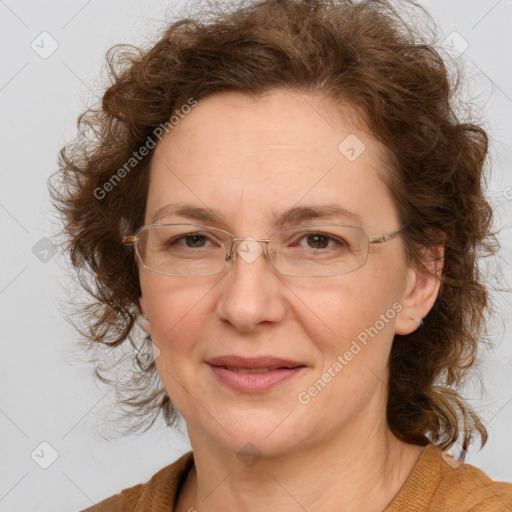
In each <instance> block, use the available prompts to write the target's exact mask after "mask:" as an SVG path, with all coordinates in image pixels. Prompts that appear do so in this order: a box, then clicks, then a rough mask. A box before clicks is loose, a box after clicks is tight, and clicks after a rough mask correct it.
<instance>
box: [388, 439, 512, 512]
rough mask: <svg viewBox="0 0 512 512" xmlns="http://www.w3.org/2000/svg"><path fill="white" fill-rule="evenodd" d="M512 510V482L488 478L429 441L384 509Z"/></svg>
mask: <svg viewBox="0 0 512 512" xmlns="http://www.w3.org/2000/svg"><path fill="white" fill-rule="evenodd" d="M426 510H428V511H431V512H434V511H435V512H441V511H442V512H446V511H450V512H512V483H507V482H496V481H493V480H491V479H490V478H489V477H488V476H487V475H486V474H485V473H484V472H483V471H482V470H480V469H478V468H477V467H475V466H472V465H471V464H466V463H463V464H461V463H459V462H458V461H456V460H455V459H454V458H453V457H451V455H448V454H447V453H446V452H443V451H442V450H441V448H439V447H437V446H435V445H433V444H428V445H427V446H426V447H425V449H424V451H423V453H422V454H421V456H420V458H419V459H418V462H417V463H416V466H415V467H414V469H413V471H412V473H411V475H410V476H409V478H408V479H407V481H406V482H405V484H404V486H403V487H402V489H401V490H400V492H399V493H398V495H397V496H396V497H395V499H394V500H393V501H392V503H391V504H390V505H389V506H388V508H386V510H385V512H425V511H426Z"/></svg>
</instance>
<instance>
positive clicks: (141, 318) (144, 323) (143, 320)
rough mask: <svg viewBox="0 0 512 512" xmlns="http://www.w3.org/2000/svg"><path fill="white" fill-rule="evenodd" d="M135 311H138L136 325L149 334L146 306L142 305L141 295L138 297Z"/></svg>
mask: <svg viewBox="0 0 512 512" xmlns="http://www.w3.org/2000/svg"><path fill="white" fill-rule="evenodd" d="M137 309H138V310H139V314H138V315H137V323H138V324H139V325H140V327H141V328H142V329H143V330H144V331H145V332H146V333H147V334H149V333H150V332H151V328H150V325H149V318H148V315H147V312H146V305H145V303H144V297H142V295H141V296H140V297H139V303H138V304H137Z"/></svg>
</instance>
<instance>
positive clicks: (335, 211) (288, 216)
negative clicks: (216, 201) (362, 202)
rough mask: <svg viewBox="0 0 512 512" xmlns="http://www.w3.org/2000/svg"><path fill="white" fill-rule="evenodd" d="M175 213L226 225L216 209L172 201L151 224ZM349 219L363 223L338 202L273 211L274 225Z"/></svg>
mask: <svg viewBox="0 0 512 512" xmlns="http://www.w3.org/2000/svg"><path fill="white" fill-rule="evenodd" d="M170 215H174V216H178V217H185V218H188V219H192V220H198V221H201V222H204V223H209V224H215V225H220V224H222V225H224V226H225V225H226V224H225V222H224V221H223V220H222V214H221V213H220V212H219V211H218V210H215V209H211V208H202V207H198V206H194V205H191V204H184V203H170V204H167V205H165V206H162V207H161V208H158V210H156V211H155V212H154V213H153V215H152V216H151V217H150V224H156V223H157V221H159V220H161V219H163V218H164V217H167V216H170ZM334 218H337V219H347V220H349V221H351V222H353V223H355V224H357V225H361V217H360V216H359V215H358V214H357V213H355V212H353V211H351V210H347V209H346V208H343V207H341V206H340V205H337V204H326V205H311V206H294V207H292V208H288V209H286V210H281V211H278V212H273V213H272V219H273V222H274V225H277V226H283V225H285V224H291V223H294V224H297V223H300V222H302V221H304V220H310V219H334Z"/></svg>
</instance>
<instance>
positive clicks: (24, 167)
mask: <svg viewBox="0 0 512 512" xmlns="http://www.w3.org/2000/svg"><path fill="white" fill-rule="evenodd" d="M423 4H424V5H425V6H426V7H427V8H428V10H429V11H430V12H431V13H432V14H433V15H434V17H435V18H436V19H437V21H438V23H439V24H440V31H441V33H442V34H444V35H445V36H447V37H448V39H447V46H452V47H453V49H452V50H451V51H452V52H460V51H462V50H463V49H464V48H465V46H466V43H465V42H467V45H468V46H467V48H466V49H465V51H464V53H463V54H461V55H460V57H458V60H460V61H462V62H463V63H464V65H465V66H467V68H468V70H469V71H470V72H471V73H472V74H473V76H474V80H473V81H472V89H471V90H469V91H468V92H467V94H468V97H470V96H475V95H476V96H477V99H478V101H479V103H480V105H481V106H483V107H484V111H483V118H484V119H483V120H484V123H485V127H486V128H487V129H488V130H489V132H490V135H491V137H492V166H493V175H492V181H491V185H490V190H489V193H490V195H491V197H492V198H493V202H494V204H495V207H496V212H497V214H498V217H499V218H498V220H499V224H500V226H502V228H503V231H502V238H501V240H502V244H503V251H502V262H503V265H504V271H505V277H507V278H508V279H507V281H508V282H510V274H511V265H510V261H511V248H512V236H511V230H510V224H511V219H512V188H511V189H508V188H507V187H512V150H511V144H510V143H511V140H512V137H511V135H512V99H511V98H512V66H511V57H510V48H512V32H511V30H510V27H511V21H512V1H511V0H500V1H496V0H492V1H491V0H486V1H482V0H471V1H468V0H450V1H449V2H448V1H446V0H429V1H425V2H423ZM175 5H177V3H176V2H173V3H171V2H164V1H161V0H145V1H144V2H137V1H135V0H109V1H108V2H100V1H99V0H89V1H84V0H73V1H69V0H68V1H64V0H50V1H48V2H34V1H32V2H29V1H23V0H7V1H6V2H2V1H0V48H1V63H0V106H1V120H2V123H1V136H0V141H1V144H2V153H1V154H2V159H1V161H0V168H1V172H2V176H1V184H2V186H1V188H0V223H1V236H2V241H1V249H2V250H1V253H2V265H1V266H0V302H1V305H0V308H1V309H0V314H1V318H0V336H1V337H0V343H1V357H0V390H1V395H0V449H1V459H0V464H1V466H0V511H17V512H34V511H38V512H43V511H50V510H51V511H52V512H58V511H67V512H71V511H73V510H81V509H83V508H85V507H87V506H90V505H91V504H92V503H93V502H97V501H99V500H100V499H103V498H105V497H107V496H110V495H112V494H115V493H117V492H119V491H120V490H121V489H124V488H126V487H128V486H131V485H135V484H137V483H139V482H144V481H147V479H149V477H150V476H151V475H153V474H154V473H155V472H156V471H157V470H158V469H160V468H162V467H164V466H165V465H167V464H169V463H171V462H172V461H174V460H175V459H176V458H177V457H178V456H180V455H181V454H182V453H184V452H186V451H188V449H189V445H188V440H187V438H186V434H183V433H181V434H180V433H177V432H172V431H168V430H166V429H165V428H163V427H162V425H158V426H157V427H156V428H154V429H153V430H152V431H151V432H150V433H147V434H145V435H143V436H140V437H138V438H136V437H131V438H124V439H120V440H119V441H116V442H107V441H105V440H102V439H101V438H99V437H98V436H95V435H94V430H93V429H94V427H95V425H96V423H95V422H97V420H96V416H97V415H96V413H97V412H98V411H99V410H100V409H101V407H102V406H104V405H105V404H107V403H108V402H109V400H110V399H111V393H107V391H108V388H103V387H101V386H97V385H96V384H95V383H94V381H93V380H92V376H91V370H90V368H88V367H87V366H85V365H81V364H79V363H77V362H75V361H73V360H72V357H70V353H72V352H73V343H74V342H75V340H76V337H75V334H74V332H73V331H72V330H71V328H70V327H69V326H68V325H67V323H66V322H65V320H64V319H63V318H62V317H61V314H60V312H59V305H58V301H59V299H62V298H63V297H64V293H63V288H62V287H63V286H66V279H65V277H64V273H63V271H62V265H63V261H62V258H60V257H59V256H55V257H53V258H49V260H48V261H47V262H46V263H45V262H44V259H45V258H48V257H49V256H51V253H45V252H44V251H45V248H44V238H45V237H51V236H52V234H53V233H54V229H55V225H54V224H52V222H53V221H52V215H51V213H50V210H49V201H48V195H47V188H46V181H47V178H48V176H49V175H50V174H51V173H52V172H53V171H54V170H55V169H56V156H57V153H58V151H59V149H60V148H61V147H62V145H63V144H64V143H65V142H66V141H69V140H70V139H71V138H72V137H74V135H75V120H76V117H77V115H78V113H79V112H81V111H82V110H83V104H84V102H85V103H87V102H88V101H89V100H90V99H91V98H92V96H93V94H94V92H95V91H96V92H97V91H100V90H101V89H100V88H99V87H100V83H101V81H100V80H101V79H100V72H101V70H102V67H103V63H104V54H105V51H106V50H107V49H108V48H109V47H110V46H112V45H113V44H115V43H119V42H127V43H135V44H137V43H141V42H143V41H144V40H146V39H147V38H148V37H151V34H152V33H154V32H155V31H157V30H159V29H160V28H161V27H162V19H163V18H164V17H165V14H166V11H167V12H168V14H171V15H172V12H173V8H174V6H175ZM43 31H46V32H48V33H49V34H51V37H52V38H53V39H54V40H55V41H57V43H58V48H57V49H56V51H55V52H54V53H53V54H52V55H50V56H49V57H48V58H42V57H41V56H40V55H39V54H38V53H36V51H35V50H34V49H33V48H32V47H31V44H32V42H33V41H34V40H35V43H34V45H36V44H38V45H39V50H38V51H39V52H44V51H48V50H49V49H50V48H51V46H50V45H51V40H50V39H49V38H48V36H40V34H41V32H43ZM453 32H456V34H453ZM45 37H46V39H44V41H43V42H41V38H45ZM43 44H44V48H43ZM507 191H508V192H507ZM41 239H43V242H41ZM41 244H42V245H41ZM34 246H35V249H34ZM503 285H506V283H505V282H503ZM495 300H496V302H497V305H498V308H499V312H498V316H497V321H496V325H495V331H494V335H493V340H494V341H495V343H496V344H497V349H496V350H495V351H493V352H492V353H489V354H485V360H482V362H481V363H480V367H481V374H480V379H481V380H482V381H483V382H484V384H485V393H484V394H480V393H479V392H477V391H476V390H473V391H471V393H472V396H473V397H474V398H475V400H474V404H475V407H477V409H478V411H479V412H480V413H481V414H482V415H483V418H484V420H485V421H486V424H487V427H488V429H489V432H490V440H489V442H488V444H487V445H486V446H485V448H484V449H483V450H482V451H480V452H478V451H477V447H476V446H475V447H474V448H473V449H472V450H471V451H470V453H469V457H468V462H470V463H472V464H474V465H476V466H478V467H480V468H481V469H483V470H484V471H485V472H486V473H487V474H488V475H489V476H490V477H491V478H493V479H495V480H506V481H512V465H511V463H510V462H511V461H512V438H511V436H510V433H511V428H510V427H511V425H512V367H511V358H512V343H511V341H512V340H511V336H512V325H511V320H510V318H511V316H512V315H511V312H512V308H511V306H510V297H509V296H508V295H506V294H495ZM478 382H479V381H478V378H475V380H474V385H475V386H476V385H478ZM42 442H47V443H49V444H50V445H51V446H52V447H53V449H54V450H55V451H56V452H57V454H58V458H57V459H56V460H55V462H54V463H53V464H52V465H51V466H50V467H49V468H48V469H42V468H41V467H40V466H39V465H38V464H37V463H36V462H35V461H34V460H33V458H32V457H31V453H32V452H33V451H34V450H36V453H39V459H38V460H39V462H40V463H41V462H44V460H45V458H46V460H49V459H48V458H49V457H51V454H52V449H50V448H48V447H47V446H46V445H42V446H41V443H42ZM35 458H37V457H35Z"/></svg>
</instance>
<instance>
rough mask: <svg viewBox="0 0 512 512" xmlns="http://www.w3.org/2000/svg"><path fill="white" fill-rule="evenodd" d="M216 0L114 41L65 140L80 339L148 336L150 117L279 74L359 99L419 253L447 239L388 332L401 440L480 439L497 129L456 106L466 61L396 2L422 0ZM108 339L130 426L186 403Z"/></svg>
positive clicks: (53, 186)
mask: <svg viewBox="0 0 512 512" xmlns="http://www.w3.org/2000/svg"><path fill="white" fill-rule="evenodd" d="M211 5H212V4H210V7H211ZM214 5H215V8H209V9H204V8H202V6H201V5H200V4H197V6H198V9H197V10H196V12H192V11H191V12H188V13H187V15H186V16H183V17H182V18H180V19H178V20H177V21H175V22H173V23H172V24H170V26H169V27H168V28H167V29H166V30H165V33H164V34H163V35H162V37H161V38H160V39H159V40H158V41H157V42H156V44H152V45H151V46H150V47H148V48H146V49H140V48H135V47H133V46H128V45H116V46H114V47H113V48H111V49H110V50H109V52H108V53H107V63H108V69H109V76H110V79H111V83H109V86H108V88H107V89H106V91H105V93H104V95H103V98H102V100H101V104H99V105H96V106H93V107H91V108H89V109H88V110H86V111H85V112H84V113H83V114H81V115H80V117H79V119H78V129H79V134H78V136H77V138H76V139H75V141H74V142H72V143H70V144H68V145H67V146H65V147H64V148H63V149H62V150H61V152H60V154H59V167H60V169H59V171H57V172H56V173H55V174H54V175H53V176H52V178H51V180H50V192H51V195H52V200H53V202H54V204H55V206H56V208H57V209H58V210H59V211H60V213H61V215H62V217H63V220H64V229H63V230H62V233H61V234H62V235H63V236H64V241H63V246H64V248H65V250H66V251H69V255H70V259H71V263H72V265H73V267H74V268H75V269H76V271H77V274H78V277H79V280H80V282H81V284H82V286H83V287H84V288H85V290H87V292H88V293H89V294H90V297H89V299H88V301H87V302H86V303H85V304H82V306H81V307H80V309H79V311H78V313H79V315H80V318H81V319H82V320H83V324H82V325H81V326H79V325H77V328H78V329H79V331H80V332H81V333H82V335H83V336H84V340H85V344H86V345H87V347H89V348H92V347H102V348H105V347H106V348H107V349H108V351H110V349H112V348H113V347H118V346H120V345H121V344H124V346H126V343H125V342H126V341H128V342H129V343H130V344H132V345H133V346H134V347H135V346H136V343H135V342H136V340H137V339H140V332H139V331H138V330H137V323H136V320H137V316H138V315H139V311H138V309H137V308H138V306H137V304H138V299H139V297H140V295H141V289H140V286H139V279H138V269H137V265H136V262H135V260H134V255H133V253H132V252H130V251H127V248H126V247H125V246H124V245H123V243H122V235H125V234H132V233H134V232H135V231H136V230H137V229H138V228H139V227H140V226H142V225H143V222H144V214H145V206H146V196H147V191H148V176H149V164H150V161H151V156H152V153H153V151H152V150H149V152H148V154H147V155H146V156H144V157H143V158H140V159H137V161H136V162H135V161H133V157H134V155H135V153H136V152H137V151H138V150H139V149H140V148H141V147H143V146H144V145H147V141H148V140H149V138H152V137H154V134H155V130H158V127H161V126H164V125H166V123H167V125H168V124H169V118H170V116H171V115H172V114H173V113H175V112H176V113H177V112H179V111H180V109H181V108H182V107H183V106H184V105H186V104H187V103H190V101H191V99H194V100H195V101H200V99H201V98H204V97H206V96H208V95H211V94H215V93H217V92H221V91H240V92H243V93H246V94H249V95H252V96H254V97H256V96H257V95H261V94H262V93H265V92H266V91H269V90H272V89H275V88H285V89H288V90H297V91H301V92H306V93H311V94H317V95H321V96H323V97H325V98H327V99H329V100H330V101H332V103H333V105H335V106H337V105H341V104H343V103H345V104H346V103H347V102H348V103H349V104H351V105H353V106H354V107H356V110H357V111H358V112H359V113H360V114H361V118H362V119H364V121H365V124H366V125H367V126H368V128H369V129H370V130H371V132H372V133H373V135H374V136H375V137H376V138H377V139H378V140H379V141H381V142H382V143H383V144H384V145H385V146H386V147H387V150H388V156H389V161H390V163H391V165H390V170H388V171H387V173H386V181H387V185H388V186H389V190H390V192H391V194H392V196H393V199H394V201H395V203H396V205H397V208H398V211H399V216H400V219H401V221H402V223H403V224H405V223H406V224H407V228H406V230H405V231H404V244H405V248H406V252H407V256H408V258H409V260H410V261H413V262H415V263H416V264H418V265H419V266H420V267H423V266H424V265H425V250H424V249H425V248H426V247H427V248H428V247H430V246H433V245H439V244H443V245H444V248H445V252H444V268H443V274H442V276H441V277H440V279H441V290H440V293H439V296H438V298H437V301H436V302H435V304H434V306H433V308H432V310H431V311H430V313H429V314H428V315H427V317H426V318H425V319H424V324H423V326H422V328H421V329H418V330H416V331H414V332H413V333H411V334H409V335H407V336H401V335H396V336H395V339H394V341H393V346H392V351H391V356H390V361H389V367H390V380H389V397H388V405H387V420H388V424H389V427H390V429H391V430H392V432H393V433H394V434H395V435H396V436H397V437H398V438H400V439H401V440H404V441H406V442H409V443H418V444H424V443H425V439H426V438H430V440H431V441H432V442H434V443H435V444H437V445H438V446H441V447H442V448H446V447H449V446H450V445H452V444H453V443H454V442H455V441H457V439H458V438H459V436H460V434H461V431H462V432H463V447H464V449H466V448H467V447H468V445H469V443H470V442H471V439H472V436H473V435H474V434H475V433H479V434H480V436H481V440H482V446H483V444H485V442H486V440H487V431H486V429H485V427H484V425H483V423H482V421H481V420H480V418H479V417H478V415H477V414H476V413H475V412H474V411H472V410H471V408H470V407H469V406H468V405H467V404H466V402H465V401H464V400H463V398H462V397H461V395H460V394H459V392H458V391H457V389H458V388H459V386H460V385H461V384H462V383H463V381H464V379H465V378H466V377H467V375H468V371H469V369H470V367H471V366H472V365H473V363H474V361H475V357H476V354H477V349H478V348H479V346H480V344H481V343H484V342H485V339H484V334H485V333H486V332H487V327H486V313H487V312H489V313H490V312H491V311H492V308H491V307H490V295H489V289H488V287H487V286H486V285H485V284H484V279H483V274H482V271H481V268H480V265H479V261H480V259H481V257H483V256H487V255H491V254H494V253H495V252H496V250H497V241H496V237H495V233H494V232H493V231H492V209H491V207H490V205H489V203H488V201H487V199H486V197H485V194H484V185H485V179H486V176H485V174H484V163H485V161H486V155H487V151H488V138H487V135H486V132H485V131H484V130H483V129H482V128H481V127H479V126H477V125H476V124H474V123H473V122H471V121H461V120H459V118H458V115H459V114H458V113H457V112H456V108H455V106H454V105H455V98H456V96H455V93H456V91H457V90H458V85H459V80H458V78H457V77H459V73H451V72H449V70H448V69H447V66H446V62H447V61H446V58H443V57H442V56H441V55H440V52H439V51H438V50H436V43H435V41H434V42H430V43H427V42H426V35H425V34H426V30H425V29H423V30H422V31H420V30H419V29H417V28H414V24H415V23H412V22H411V21H412V19H416V18H411V19H410V20H409V21H408V22H405V21H404V20H403V17H402V16H403V13H410V12H412V11H414V12H418V13H419V14H421V15H422V16H423V15H425V16H426V17H427V18H428V14H427V13H425V12H424V11H423V9H422V8H421V7H419V6H417V5H415V4H413V3H412V2H406V1H405V2H401V3H400V4H398V7H397V8H395V7H393V6H392V5H391V4H390V3H388V2H386V1H374V0H363V1H353V0H263V1H250V0H249V1H248V0H238V1H236V2H229V3H227V4H225V5H222V4H218V3H217V4H214ZM402 6H404V7H405V10H404V11H403V12H402V14H401V11H400V10H397V9H398V8H399V7H402ZM429 33H430V30H429ZM160 131H161V129H160ZM130 159H132V160H130ZM129 161H130V162H131V164H130V165H131V166H132V169H129V170H128V169H127V168H126V163H127V162H129ZM121 169H124V170H125V172H121ZM115 176H117V178H116V180H115V182H113V178H114V177H115ZM118 178H119V179H118ZM121 178H122V179H121ZM108 184H110V185H108ZM107 192H108V193H107ZM436 233H438V234H439V236H435V234H436ZM425 268H426V265H425ZM142 338H143V336H142ZM106 352H107V351H105V350H103V351H100V355H99V356H94V357H93V358H91V359H90V361H91V362H92V361H94V362H95V363H96V376H97V377H98V378H100V379H101V380H102V381H103V382H106V383H110V384H112V385H113V386H115V389H116V392H117V399H118V404H119V405H121V408H123V407H124V406H126V407H127V412H126V416H129V417H130V418H131V420H132V427H131V428H130V429H129V430H130V431H133V430H137V429H139V428H140V427H142V426H143V425H144V424H145V423H146V422H148V421H149V425H147V428H146V429H145V430H147V429H148V428H149V427H150V426H151V425H152V424H153V423H154V421H155V420H156V418H157V417H158V416H159V415H160V414H162V416H163V417H164V419H165V420H166V422H167V424H168V425H172V424H173V423H174V422H175V421H176V420H177V418H178V417H179V415H178V413H177V411H176V410H175V409H174V407H173V405H172V402H171V401H170V399H169V397H168V395H167V393H166V392H165V389H164V388H163V386H162V384H161V383H160V381H159V379H158V378H157V370H156V366H155V363H154V361H152V362H151V363H150V364H149V365H147V366H146V365H144V364H142V362H141V361H139V362H140V363H141V364H139V365H138V369H137V371H136V372H132V373H122V374H121V377H119V375H116V377H115V378H112V377H111V376H109V372H110V371H111V368H110V367H108V366H107V365H105V358H106ZM117 367H118V368H119V364H118V365H117ZM134 415H135V416H136V417H137V418H138V420H133V418H134ZM134 421H135V423H133V422H134Z"/></svg>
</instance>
